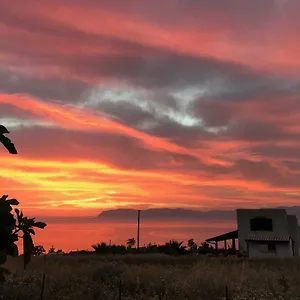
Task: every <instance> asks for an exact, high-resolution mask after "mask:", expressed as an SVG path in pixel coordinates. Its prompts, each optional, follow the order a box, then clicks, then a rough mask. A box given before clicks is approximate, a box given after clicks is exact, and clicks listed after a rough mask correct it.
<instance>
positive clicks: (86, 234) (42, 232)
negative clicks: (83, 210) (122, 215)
mask: <svg viewBox="0 0 300 300" xmlns="http://www.w3.org/2000/svg"><path fill="white" fill-rule="evenodd" d="M43 221H45V222H46V223H47V226H46V227H45V228H44V229H36V235H35V236H34V237H33V238H34V243H35V245H43V246H44V248H45V249H46V251H48V250H49V248H50V247H52V246H53V247H54V248H55V249H56V250H58V249H61V250H63V251H65V252H69V251H77V250H92V245H93V244H97V243H101V242H105V243H107V244H110V243H111V244H119V245H126V241H127V240H128V239H129V238H135V239H136V237H137V223H136V222H133V221H103V220H101V221H100V220H97V219H96V218H85V217H80V218H48V219H43ZM235 229H236V223H235V222H234V221H229V220H228V221H226V220H225V221H224V220H222V221H220V220H209V221H207V220H205V221H197V220H196V221H194V220H193V221H186V220H185V221H152V220H146V221H141V224H140V246H143V245H146V244H148V243H152V244H154V243H156V244H164V243H165V242H168V241H169V240H172V239H174V240H178V241H183V242H184V244H187V241H188V239H191V238H193V239H194V241H195V242H196V243H198V244H200V243H201V242H204V241H205V239H208V238H210V237H213V236H216V235H219V234H222V233H225V232H228V231H231V230H235ZM19 246H20V247H21V248H22V245H21V243H19ZM20 250H21V249H20Z"/></svg>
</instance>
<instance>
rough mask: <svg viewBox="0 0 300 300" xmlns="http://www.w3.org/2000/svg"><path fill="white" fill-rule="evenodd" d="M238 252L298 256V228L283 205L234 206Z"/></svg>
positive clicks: (267, 256)
mask: <svg viewBox="0 0 300 300" xmlns="http://www.w3.org/2000/svg"><path fill="white" fill-rule="evenodd" d="M237 227H238V241H239V252H240V253H242V254H243V255H245V256H248V257H249V258H272V257H274V258H275V257H280V258H287V257H293V256H300V230H299V225H298V220H297V218H296V216H294V215H288V214H287V213H286V211H285V209H238V210H237Z"/></svg>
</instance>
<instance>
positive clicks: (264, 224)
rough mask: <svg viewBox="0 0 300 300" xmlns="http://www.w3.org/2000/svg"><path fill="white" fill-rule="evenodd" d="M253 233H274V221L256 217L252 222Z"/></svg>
mask: <svg viewBox="0 0 300 300" xmlns="http://www.w3.org/2000/svg"><path fill="white" fill-rule="evenodd" d="M250 228H251V231H273V222H272V219H269V218H265V217H256V218H253V219H251V220H250Z"/></svg>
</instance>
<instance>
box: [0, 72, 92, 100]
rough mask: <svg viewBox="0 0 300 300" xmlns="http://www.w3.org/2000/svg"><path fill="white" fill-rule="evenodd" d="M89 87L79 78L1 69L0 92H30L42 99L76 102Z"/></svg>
mask: <svg viewBox="0 0 300 300" xmlns="http://www.w3.org/2000/svg"><path fill="white" fill-rule="evenodd" d="M89 87H90V86H89V85H88V84H86V83H84V82H82V81H79V80H68V79H64V78H47V77H45V78H43V77H37V76H29V75H26V74H22V73H17V72H12V71H8V70H3V69H2V70H0V92H1V93H5V94H30V95H32V96H34V97H36V98H39V99H41V100H61V101H65V102H76V101H78V100H79V99H80V97H81V95H82V94H83V93H84V91H85V90H86V89H88V88H89Z"/></svg>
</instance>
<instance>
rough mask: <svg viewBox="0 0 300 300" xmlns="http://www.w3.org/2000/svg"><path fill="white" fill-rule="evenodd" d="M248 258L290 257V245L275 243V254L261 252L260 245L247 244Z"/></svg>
mask: <svg viewBox="0 0 300 300" xmlns="http://www.w3.org/2000/svg"><path fill="white" fill-rule="evenodd" d="M248 250H249V258H288V257H291V256H292V243H291V241H290V242H286V243H277V244H276V253H270V252H263V251H261V245H260V244H259V243H256V242H255V243H249V244H248Z"/></svg>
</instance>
